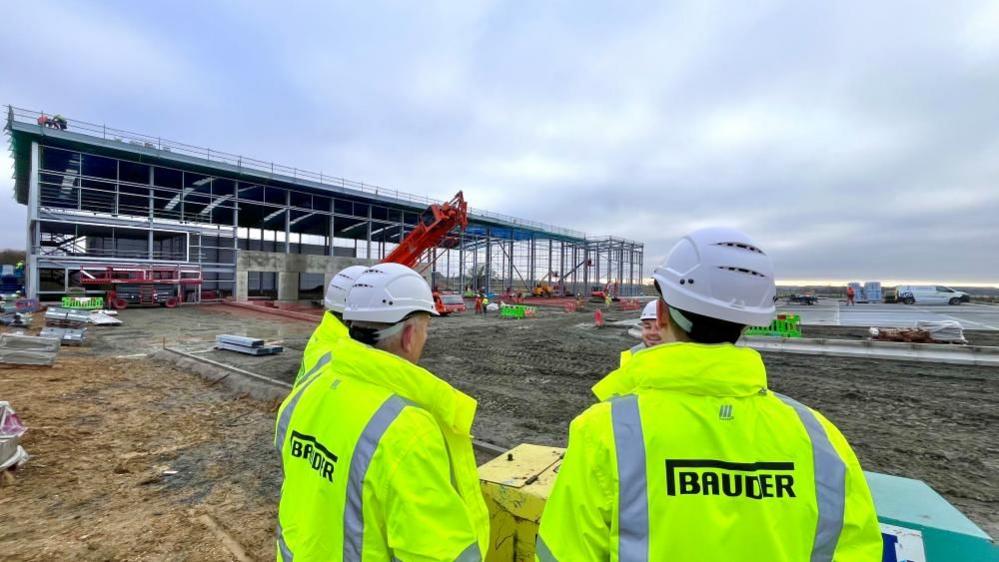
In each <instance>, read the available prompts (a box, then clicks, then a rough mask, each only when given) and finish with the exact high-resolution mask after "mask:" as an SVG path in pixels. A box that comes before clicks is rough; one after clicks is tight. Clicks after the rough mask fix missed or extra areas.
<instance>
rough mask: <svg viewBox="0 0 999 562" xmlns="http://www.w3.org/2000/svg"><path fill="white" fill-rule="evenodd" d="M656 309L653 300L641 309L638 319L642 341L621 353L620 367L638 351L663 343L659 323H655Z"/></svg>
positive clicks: (655, 302)
mask: <svg viewBox="0 0 999 562" xmlns="http://www.w3.org/2000/svg"><path fill="white" fill-rule="evenodd" d="M657 307H658V302H657V301H655V300H654V301H650V302H649V303H647V304H646V305H645V308H643V309H642V315H641V316H639V318H638V319H639V321H640V322H641V326H642V341H640V342H638V343H637V344H635V345H634V346H632V347H631V348H629V349H626V350H624V351H622V352H621V365H620V366H621V367H624V364H625V363H627V362H628V361H630V360H631V357H632V356H633V355H634V354H636V353H638V352H639V351H642V350H643V349H648V348H650V347H653V346H657V345H659V344H661V343H663V337H662V333H661V332H660V330H659V323H658V322H656V308H657Z"/></svg>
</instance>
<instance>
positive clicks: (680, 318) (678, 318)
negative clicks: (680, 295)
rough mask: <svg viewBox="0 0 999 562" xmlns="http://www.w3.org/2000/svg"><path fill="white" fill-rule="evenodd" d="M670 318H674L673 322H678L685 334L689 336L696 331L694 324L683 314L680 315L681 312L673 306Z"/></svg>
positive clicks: (670, 309)
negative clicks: (692, 331)
mask: <svg viewBox="0 0 999 562" xmlns="http://www.w3.org/2000/svg"><path fill="white" fill-rule="evenodd" d="M669 317H670V318H672V319H673V321H674V322H676V325H677V326H679V327H680V329H681V330H683V331H684V332H685V333H688V334H689V333H690V331H691V330H693V329H694V323H693V322H691V321H690V320H688V319H687V317H686V316H684V315H683V314H680V311H679V310H677V309H675V308H673V307H672V306H671V307H670V308H669Z"/></svg>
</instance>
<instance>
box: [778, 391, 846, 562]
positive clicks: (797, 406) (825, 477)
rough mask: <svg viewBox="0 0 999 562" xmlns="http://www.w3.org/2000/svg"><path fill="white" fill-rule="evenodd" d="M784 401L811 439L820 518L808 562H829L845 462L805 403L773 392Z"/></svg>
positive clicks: (839, 518)
mask: <svg viewBox="0 0 999 562" xmlns="http://www.w3.org/2000/svg"><path fill="white" fill-rule="evenodd" d="M773 394H774V396H776V397H777V398H780V399H781V400H782V401H783V402H784V403H785V404H787V405H788V406H790V407H792V408H794V411H795V412H796V413H797V414H798V418H799V419H801V423H802V424H803V425H804V426H805V431H806V432H807V433H808V438H809V439H810V440H811V442H812V459H813V461H814V464H815V496H816V497H815V500H816V504H817V505H818V508H819V521H818V525H816V527H815V542H814V543H813V545H812V557H811V558H810V560H811V562H831V561H832V559H833V554H835V552H836V543H838V542H839V535H840V532H842V530H843V512H844V509H845V506H846V465H845V464H844V463H843V459H841V458H840V456H839V454H838V453H837V452H836V449H835V448H833V446H832V443H830V442H829V436H828V435H827V434H826V430H825V428H824V427H822V423H821V422H819V419H818V418H817V417H815V414H814V413H812V411H811V410H809V409H808V407H807V406H805V405H804V404H802V403H800V402H798V401H797V400H795V399H793V398H789V397H787V396H784V395H783V394H778V393H776V392H774V393H773Z"/></svg>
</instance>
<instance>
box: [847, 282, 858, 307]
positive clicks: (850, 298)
mask: <svg viewBox="0 0 999 562" xmlns="http://www.w3.org/2000/svg"><path fill="white" fill-rule="evenodd" d="M856 296H857V292H856V291H854V290H853V287H851V286H850V285H847V286H846V306H851V305H852V306H857V303H855V302H853V299H855V298H856Z"/></svg>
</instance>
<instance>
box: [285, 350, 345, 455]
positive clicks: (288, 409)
mask: <svg viewBox="0 0 999 562" xmlns="http://www.w3.org/2000/svg"><path fill="white" fill-rule="evenodd" d="M332 357H333V356H332V354H330V353H326V354H325V355H323V356H322V357H320V358H319V361H316V365H315V366H314V367H312V368H311V369H309V372H308V373H306V375H305V378H304V379H303V380H302V383H301V384H300V385H299V386H297V387H295V388H294V389H293V390H292V392H294V393H295V395H294V396H292V397H291V400H290V401H289V402H288V405H287V406H285V408H284V410H281V415H280V416H279V417H278V424H277V431H275V432H274V448H275V449H277V450H278V452H279V453H280V452H281V448H282V447H283V446H284V438H285V437H286V436H287V435H288V424H289V423H291V414H293V413H294V412H295V406H298V401H299V400H300V399H301V398H302V393H304V392H305V389H306V388H309V385H311V384H312V382H313V381H314V380H316V379H317V378H319V377H316V376H313V375H315V374H316V373H318V372H319V370H320V369H322V367H323V365H325V364H327V363H329V362H330V359H332Z"/></svg>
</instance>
